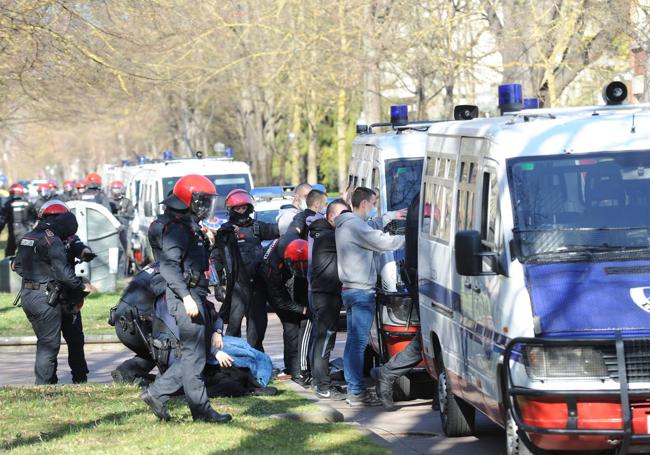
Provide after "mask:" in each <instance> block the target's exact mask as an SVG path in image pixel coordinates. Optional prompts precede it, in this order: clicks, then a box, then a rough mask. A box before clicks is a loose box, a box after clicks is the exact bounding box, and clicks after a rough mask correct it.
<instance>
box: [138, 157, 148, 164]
mask: <svg viewBox="0 0 650 455" xmlns="http://www.w3.org/2000/svg"><path fill="white" fill-rule="evenodd" d="M146 162H147V157H146V156H144V155H140V156H138V163H139V164H144V163H146Z"/></svg>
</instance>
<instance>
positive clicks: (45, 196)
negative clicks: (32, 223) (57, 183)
mask: <svg viewBox="0 0 650 455" xmlns="http://www.w3.org/2000/svg"><path fill="white" fill-rule="evenodd" d="M36 191H37V192H38V199H36V201H35V202H34V212H35V213H39V212H40V211H41V207H43V204H45V203H46V202H47V201H49V200H50V199H52V198H54V187H53V186H52V183H51V182H47V183H39V184H38V188H37V189H36Z"/></svg>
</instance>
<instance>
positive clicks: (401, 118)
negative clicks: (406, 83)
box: [390, 104, 409, 126]
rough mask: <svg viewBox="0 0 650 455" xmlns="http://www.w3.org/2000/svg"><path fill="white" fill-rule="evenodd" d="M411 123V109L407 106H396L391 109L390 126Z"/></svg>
mask: <svg viewBox="0 0 650 455" xmlns="http://www.w3.org/2000/svg"><path fill="white" fill-rule="evenodd" d="M408 122H409V108H408V106H407V105H406V104H394V105H392V106H391V107H390V124H391V125H393V126H402V125H406V124H407V123H408Z"/></svg>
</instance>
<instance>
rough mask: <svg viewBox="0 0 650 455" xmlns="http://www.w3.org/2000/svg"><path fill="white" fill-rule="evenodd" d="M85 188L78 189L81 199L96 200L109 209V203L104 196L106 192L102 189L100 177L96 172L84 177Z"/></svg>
mask: <svg viewBox="0 0 650 455" xmlns="http://www.w3.org/2000/svg"><path fill="white" fill-rule="evenodd" d="M85 182H86V185H87V189H86V190H85V191H83V192H82V191H81V189H80V191H79V194H80V195H79V199H80V200H82V201H88V202H96V203H97V204H100V205H103V206H104V207H106V208H107V209H108V210H111V203H110V201H109V200H108V197H107V196H106V193H104V191H103V190H102V188H101V186H102V177H101V175H99V174H98V173H96V172H91V173H90V174H88V176H87V177H86V180H85Z"/></svg>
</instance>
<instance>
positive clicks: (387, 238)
mask: <svg viewBox="0 0 650 455" xmlns="http://www.w3.org/2000/svg"><path fill="white" fill-rule="evenodd" d="M354 241H355V243H356V244H357V245H359V246H361V247H362V248H366V249H368V250H372V251H375V252H377V253H382V252H384V251H395V250H399V249H400V248H403V247H404V243H405V238H404V236H403V235H390V234H388V233H387V232H383V231H380V230H379V229H371V228H370V227H369V226H367V225H366V228H365V229H363V230H360V231H357V233H356V235H355V239H354Z"/></svg>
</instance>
